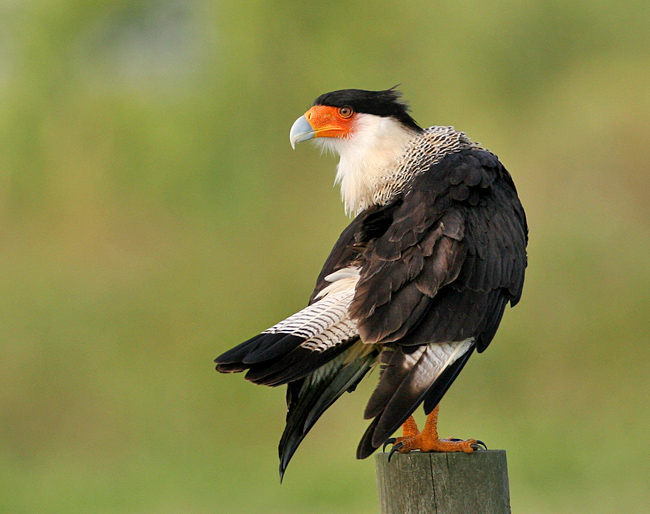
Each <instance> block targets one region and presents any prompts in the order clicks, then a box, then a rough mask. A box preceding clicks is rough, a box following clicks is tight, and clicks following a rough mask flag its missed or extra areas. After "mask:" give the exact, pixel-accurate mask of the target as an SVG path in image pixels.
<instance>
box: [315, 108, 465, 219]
mask: <svg viewBox="0 0 650 514" xmlns="http://www.w3.org/2000/svg"><path fill="white" fill-rule="evenodd" d="M315 141H316V142H317V143H319V144H320V145H321V146H322V148H324V149H327V150H332V151H334V152H336V153H338V154H339V155H340V157H341V160H340V161H339V164H338V167H337V174H336V181H335V183H336V184H340V185H341V198H342V200H343V202H344V204H345V211H346V214H353V215H356V214H358V213H360V212H361V211H363V210H365V209H367V208H369V207H371V206H373V205H385V204H387V203H389V202H390V201H391V200H392V199H393V198H394V197H395V195H397V194H399V193H401V192H403V191H404V190H405V189H406V188H407V187H408V183H409V182H410V180H411V179H412V178H413V177H414V176H416V175H417V174H419V173H421V172H423V171H425V170H426V169H428V168H429V167H430V166H431V165H432V164H435V163H436V162H438V161H440V160H441V159H442V158H443V157H444V156H446V155H448V154H450V153H453V152H457V151H460V150H464V149H466V148H472V147H477V145H476V144H474V143H472V141H470V139H469V138H468V137H467V136H466V135H465V133H463V132H457V131H456V130H454V128H453V127H429V128H427V129H425V130H423V131H422V132H420V133H418V132H416V131H414V130H412V129H411V128H409V127H406V126H404V125H403V124H401V123H400V122H398V121H397V120H395V119H394V118H390V117H388V118H386V117H379V116H375V115H372V114H359V115H358V120H356V123H355V127H354V133H353V135H352V136H351V137H348V138H345V139H337V138H322V139H316V140H315Z"/></svg>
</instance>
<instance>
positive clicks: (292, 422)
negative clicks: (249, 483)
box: [278, 343, 378, 480]
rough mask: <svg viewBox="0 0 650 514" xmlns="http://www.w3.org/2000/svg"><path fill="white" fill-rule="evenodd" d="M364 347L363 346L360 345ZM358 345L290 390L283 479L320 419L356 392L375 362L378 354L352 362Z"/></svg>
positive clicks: (282, 457)
mask: <svg viewBox="0 0 650 514" xmlns="http://www.w3.org/2000/svg"><path fill="white" fill-rule="evenodd" d="M358 344H363V343H358ZM356 350H357V348H356V345H355V346H352V347H350V348H348V349H347V350H346V351H345V352H344V353H342V354H340V355H338V356H337V357H336V358H335V359H333V360H331V361H330V362H329V363H327V364H326V365H324V366H323V367H322V368H320V369H318V370H316V371H314V372H312V373H311V374H309V375H308V376H306V377H304V378H302V379H300V380H298V381H296V382H291V383H290V384H289V386H288V389H287V406H288V408H289V412H288V413H287V423H286V427H285V429H284V433H283V434H282V439H281V440H280V446H279V448H278V450H279V454H280V480H282V477H283V476H284V472H285V471H286V469H287V466H288V465H289V461H290V460H291V457H292V456H293V454H294V453H295V452H296V450H297V448H298V446H299V445H300V443H301V442H302V440H303V439H304V438H305V436H306V435H307V433H308V432H309V430H311V428H312V427H313V426H314V424H315V423H316V421H317V420H318V419H319V418H320V416H321V415H322V414H323V413H324V412H325V411H326V410H327V409H328V408H329V407H330V406H331V405H332V404H333V403H334V402H335V401H336V400H337V399H338V398H339V397H340V396H341V395H342V394H343V393H344V392H346V391H348V392H350V391H353V390H354V388H355V387H356V386H357V384H358V383H359V382H360V381H361V379H362V378H363V377H364V376H365V374H366V373H367V372H368V370H369V369H370V368H371V366H372V364H373V363H374V362H375V360H376V358H377V356H378V351H377V350H375V349H373V350H371V351H370V352H367V353H365V354H361V355H360V356H359V357H358V358H356V359H353V360H350V358H351V353H352V352H356Z"/></svg>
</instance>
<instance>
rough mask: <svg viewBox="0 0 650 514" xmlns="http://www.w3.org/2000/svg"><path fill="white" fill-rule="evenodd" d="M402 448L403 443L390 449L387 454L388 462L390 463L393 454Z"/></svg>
mask: <svg viewBox="0 0 650 514" xmlns="http://www.w3.org/2000/svg"><path fill="white" fill-rule="evenodd" d="M402 446H404V443H397V444H396V445H395V446H393V447H392V448H391V449H390V453H389V454H388V462H390V459H391V457H392V456H393V453H395V452H396V451H398V450H399V449H400V448H401V447H402Z"/></svg>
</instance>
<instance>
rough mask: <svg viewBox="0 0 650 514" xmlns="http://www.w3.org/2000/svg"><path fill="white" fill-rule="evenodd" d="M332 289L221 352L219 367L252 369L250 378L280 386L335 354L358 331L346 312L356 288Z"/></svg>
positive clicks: (224, 369)
mask: <svg viewBox="0 0 650 514" xmlns="http://www.w3.org/2000/svg"><path fill="white" fill-rule="evenodd" d="M334 285H335V284H332V286H334ZM336 285H338V284H336ZM332 286H330V287H332ZM331 291H332V292H331V294H328V295H326V296H324V297H322V298H321V299H319V300H318V301H316V302H314V303H312V304H311V305H309V306H308V307H306V308H304V309H302V310H301V311H300V312H297V313H296V314H294V315H292V316H289V317H288V318H287V319H285V320H283V321H281V322H279V323H277V324H276V325H274V326H273V327H271V328H269V329H267V330H265V331H264V332H262V333H261V334H259V335H257V336H255V337H252V338H251V339H249V340H247V341H244V342H243V343H241V344H239V345H237V346H235V347H234V348H232V349H231V350H228V351H227V352H225V353H223V354H222V355H220V356H219V357H217V359H216V360H215V362H216V363H217V371H220V372H222V373H239V372H242V371H246V370H248V373H247V374H246V378H247V379H248V380H250V381H252V382H254V383H256V384H264V385H269V386H278V385H281V384H286V383H288V382H292V381H295V380H298V379H300V378H302V377H304V376H306V375H308V374H309V373H311V372H312V371H314V370H315V369H317V368H318V367H320V366H322V365H323V364H325V363H327V362H328V361H329V360H331V359H333V358H335V357H336V356H337V355H338V354H340V353H341V352H342V351H344V350H345V349H346V348H348V347H349V346H350V345H351V344H352V343H353V342H354V341H355V340H357V339H358V332H357V328H356V323H355V322H354V321H352V320H351V319H350V318H349V317H348V315H347V310H348V307H349V304H350V302H351V301H352V296H353V294H354V293H353V291H350V290H347V289H344V290H340V291H339V290H337V291H334V290H333V287H332V289H331Z"/></svg>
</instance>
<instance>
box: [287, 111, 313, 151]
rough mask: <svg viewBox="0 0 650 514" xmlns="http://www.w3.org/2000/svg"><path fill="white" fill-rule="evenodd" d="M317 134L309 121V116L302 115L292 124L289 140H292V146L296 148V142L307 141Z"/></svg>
mask: <svg viewBox="0 0 650 514" xmlns="http://www.w3.org/2000/svg"><path fill="white" fill-rule="evenodd" d="M315 136H316V131H315V130H314V129H313V127H312V126H311V125H310V124H309V122H308V121H307V118H305V117H304V116H300V118H298V119H297V120H296V121H295V122H294V124H293V125H292V126H291V132H289V141H291V148H293V149H294V150H295V149H296V144H298V143H302V142H303V141H307V140H309V139H312V138H313V137H315Z"/></svg>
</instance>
